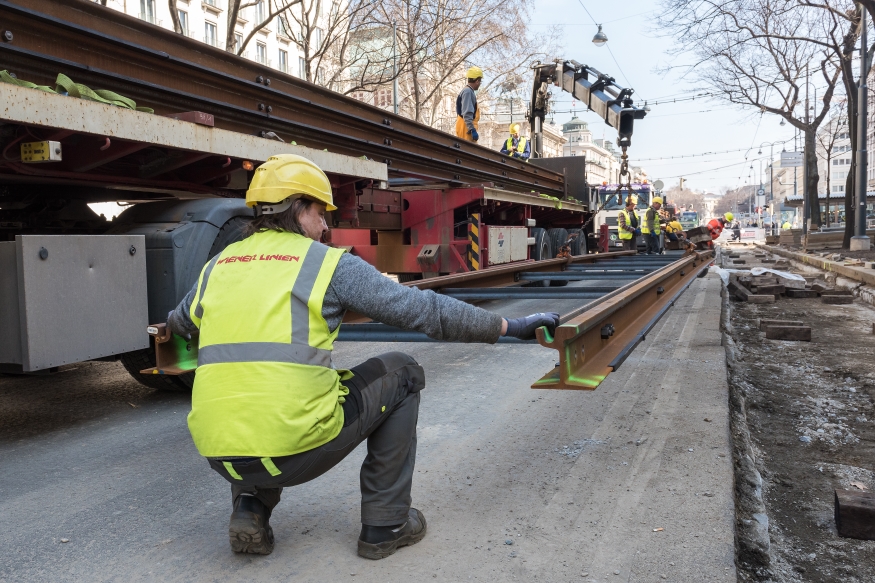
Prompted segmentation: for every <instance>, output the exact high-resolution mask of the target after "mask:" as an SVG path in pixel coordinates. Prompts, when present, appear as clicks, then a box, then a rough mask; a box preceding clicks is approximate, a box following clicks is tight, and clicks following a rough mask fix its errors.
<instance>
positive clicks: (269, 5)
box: [225, 0, 302, 55]
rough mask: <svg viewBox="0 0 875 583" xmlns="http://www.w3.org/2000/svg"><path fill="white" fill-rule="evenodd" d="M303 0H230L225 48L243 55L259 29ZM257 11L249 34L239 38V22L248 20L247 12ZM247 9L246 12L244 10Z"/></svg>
mask: <svg viewBox="0 0 875 583" xmlns="http://www.w3.org/2000/svg"><path fill="white" fill-rule="evenodd" d="M301 1H302V0H228V30H227V31H226V34H225V50H226V51H228V52H229V53H234V54H237V55H242V54H243V51H244V50H246V47H247V45H248V44H249V41H251V40H252V37H254V36H255V35H256V34H257V33H258V31H260V30H261V29H263V28H264V27H266V26H268V25H269V24H270V23H271V22H274V21H275V20H276V17H277V16H278V15H279V14H281V13H283V12H285V11H286V10H288V9H289V8H291V7H292V6H294V5H296V4H300V3H301ZM250 9H252V10H254V11H255V15H254V16H255V22H254V24H253V26H252V30H250V31H249V34H247V35H246V36H242V35H241V36H242V38H241V39H240V40H239V41H238V39H237V22H238V21H240V20H248V19H247V18H245V17H244V14H245V13H248V11H249V10H250ZM244 11H246V12H244Z"/></svg>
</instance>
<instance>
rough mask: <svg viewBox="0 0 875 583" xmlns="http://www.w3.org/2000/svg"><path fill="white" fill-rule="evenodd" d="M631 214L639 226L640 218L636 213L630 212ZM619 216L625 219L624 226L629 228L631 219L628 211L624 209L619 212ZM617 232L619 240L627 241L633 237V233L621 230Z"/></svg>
mask: <svg viewBox="0 0 875 583" xmlns="http://www.w3.org/2000/svg"><path fill="white" fill-rule="evenodd" d="M632 213H633V214H634V215H635V218H636V219H638V225H639V226H640V225H641V217H639V216H638V211H632ZM620 214H621V215H623V218H624V219H626V225H627V226H630V227H631V226H632V220H631V217H630V216H629V211H627V210H626V209H623V210H621V211H620ZM617 230H618V231H619V233H618V234H619V237H620V239H624V240H629V239H631V238H632V236H633V233H632V232H630V231H625V230H623V229H617Z"/></svg>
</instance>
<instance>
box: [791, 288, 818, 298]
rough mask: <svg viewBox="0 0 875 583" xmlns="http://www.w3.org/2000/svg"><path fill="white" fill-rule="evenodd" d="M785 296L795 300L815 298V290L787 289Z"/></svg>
mask: <svg viewBox="0 0 875 583" xmlns="http://www.w3.org/2000/svg"><path fill="white" fill-rule="evenodd" d="M787 297H788V298H793V299H797V300H798V299H800V298H816V297H817V292H816V291H814V290H813V289H788V290H787Z"/></svg>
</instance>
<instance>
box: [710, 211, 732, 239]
mask: <svg viewBox="0 0 875 583" xmlns="http://www.w3.org/2000/svg"><path fill="white" fill-rule="evenodd" d="M734 218H735V215H733V214H732V213H726V214H724V215H723V216H722V217H717V218H714V219H711V220H710V221H708V224H707V225H706V226H707V227H708V231H709V232H710V233H711V243H709V246H711V247H713V245H714V243H713V242H714V241H716V240H717V239H718V238H719V237H720V234H721V233H723V228H724V227H725V226H726V225H728V224H729V223H731V222H732V219H734Z"/></svg>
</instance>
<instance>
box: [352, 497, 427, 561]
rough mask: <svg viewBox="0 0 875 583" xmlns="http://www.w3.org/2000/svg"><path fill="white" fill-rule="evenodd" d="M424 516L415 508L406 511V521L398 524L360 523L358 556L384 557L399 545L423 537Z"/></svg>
mask: <svg viewBox="0 0 875 583" xmlns="http://www.w3.org/2000/svg"><path fill="white" fill-rule="evenodd" d="M425 528H426V525H425V516H423V515H422V512H420V511H419V510H417V509H416V508H411V509H410V512H408V513H407V522H405V523H404V524H402V525H400V526H394V527H393V526H369V525H367V524H363V525H362V533H361V534H360V535H359V556H360V557H364V558H366V559H385V558H386V557H388V556H389V555H391V554H393V553H394V552H395V551H397V550H398V549H399V548H401V547H406V546H408V545H414V544H416V543H418V542H419V541H421V540H422V539H423V538H424V537H425Z"/></svg>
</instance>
